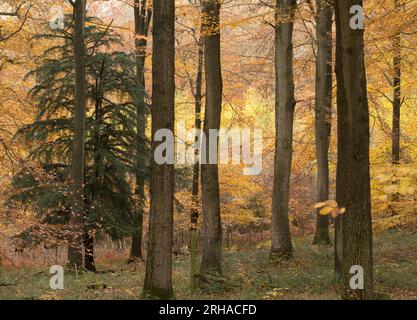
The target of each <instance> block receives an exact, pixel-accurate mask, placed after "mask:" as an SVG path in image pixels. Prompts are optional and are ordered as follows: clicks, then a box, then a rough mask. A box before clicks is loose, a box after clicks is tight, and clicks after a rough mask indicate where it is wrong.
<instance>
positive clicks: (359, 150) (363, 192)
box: [335, 0, 373, 299]
mask: <svg viewBox="0 0 417 320" xmlns="http://www.w3.org/2000/svg"><path fill="white" fill-rule="evenodd" d="M354 5H359V6H362V1H358V0H347V1H336V5H335V7H336V29H337V33H336V75H337V109H338V112H337V114H338V162H337V186H336V198H337V202H338V204H339V205H340V206H342V207H345V208H346V213H345V214H344V215H343V216H342V217H340V218H338V219H339V220H340V229H338V230H337V234H336V236H337V237H338V238H340V240H341V248H340V247H339V248H338V245H337V243H336V246H335V247H336V249H337V250H336V255H335V256H336V260H337V259H338V258H339V259H340V257H341V274H342V297H343V298H344V299H372V297H373V280H372V219H371V200H370V172H369V166H370V165H369V134H370V132H369V113H368V98H367V82H366V74H365V61H364V55H365V53H364V39H363V35H364V30H363V29H352V28H351V27H350V19H351V16H350V13H349V12H350V8H351V7H352V6H354ZM340 249H341V250H340ZM340 251H341V252H340ZM339 263H340V261H339ZM353 266H360V267H362V268H363V271H364V288H363V290H361V289H357V290H355V289H352V288H351V287H350V283H349V282H350V278H351V277H352V274H350V270H351V268H352V267H353Z"/></svg>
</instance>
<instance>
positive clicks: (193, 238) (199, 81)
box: [190, 27, 204, 289]
mask: <svg viewBox="0 0 417 320" xmlns="http://www.w3.org/2000/svg"><path fill="white" fill-rule="evenodd" d="M196 40H197V47H198V57H197V60H198V61H197V75H196V80H195V87H194V89H193V86H192V84H191V88H192V91H193V96H194V101H195V103H194V114H195V115H194V127H195V141H194V143H195V144H198V143H199V141H200V139H199V136H198V135H200V131H201V105H202V99H203V93H202V91H203V90H202V88H203V67H204V65H203V64H204V39H203V36H202V32H201V27H200V36H199V38H198V39H196ZM199 149H200V146H197V145H196V150H195V154H194V156H195V163H194V167H193V185H192V200H193V208H192V210H191V215H190V223H191V226H190V250H191V252H190V254H191V257H190V263H191V266H190V276H191V288H192V289H195V287H196V281H195V280H196V279H195V273H196V270H197V244H198V238H197V226H198V218H199V208H200V201H199V196H198V195H199V182H200V179H199V177H200V161H199V156H200V155H199Z"/></svg>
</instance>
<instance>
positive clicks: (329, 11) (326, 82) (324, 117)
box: [313, 0, 333, 244]
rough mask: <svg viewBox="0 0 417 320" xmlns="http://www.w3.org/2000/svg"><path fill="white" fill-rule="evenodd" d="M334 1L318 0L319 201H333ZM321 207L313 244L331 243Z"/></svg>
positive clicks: (327, 221) (326, 218)
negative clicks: (330, 172) (330, 163)
mask: <svg viewBox="0 0 417 320" xmlns="http://www.w3.org/2000/svg"><path fill="white" fill-rule="evenodd" d="M332 19H333V4H332V3H329V1H327V0H317V60H316V101H315V104H316V119H315V120H316V121H315V128H316V130H315V132H316V157H317V202H322V201H326V200H329V143H330V134H331V118H332V71H333V70H332V24H333V20H332ZM319 211H320V210H317V220H316V233H315V236H314V240H313V244H330V236H329V217H328V216H322V215H320V213H319Z"/></svg>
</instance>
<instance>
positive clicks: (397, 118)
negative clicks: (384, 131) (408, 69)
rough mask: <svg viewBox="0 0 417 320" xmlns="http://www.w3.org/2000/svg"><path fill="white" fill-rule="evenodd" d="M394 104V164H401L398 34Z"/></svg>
mask: <svg viewBox="0 0 417 320" xmlns="http://www.w3.org/2000/svg"><path fill="white" fill-rule="evenodd" d="M394 2H395V9H396V10H399V8H400V1H399V0H395V1H394ZM393 46H394V50H393V52H394V58H393V64H394V102H393V114H392V163H393V164H399V163H400V139H401V130H400V111H401V35H400V33H399V32H398V33H397V34H396V35H395V38H394V43H393Z"/></svg>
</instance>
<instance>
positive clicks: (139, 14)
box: [128, 0, 152, 263]
mask: <svg viewBox="0 0 417 320" xmlns="http://www.w3.org/2000/svg"><path fill="white" fill-rule="evenodd" d="M134 16H135V49H136V77H137V81H138V83H139V84H140V85H141V87H142V88H143V89H144V90H145V59H146V46H147V43H148V39H147V37H148V33H149V24H150V22H151V18H152V7H151V1H150V0H135V3H134ZM143 97H145V95H143ZM136 113H137V120H136V130H137V133H138V139H137V146H136V148H137V160H136V162H137V163H136V166H137V168H136V170H137V173H136V185H135V194H136V196H137V198H138V204H137V208H138V212H137V219H136V220H135V222H136V225H135V228H134V230H133V234H132V243H131V247H130V256H129V260H128V263H130V262H134V261H138V260H142V233H143V232H142V231H143V209H144V206H145V180H146V179H145V178H146V160H147V154H148V152H147V146H146V116H147V112H146V109H145V101H144V100H143V101H140V102H139V103H138V104H137V107H136Z"/></svg>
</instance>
